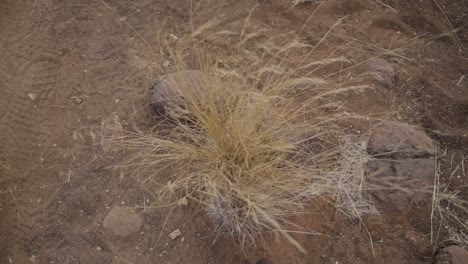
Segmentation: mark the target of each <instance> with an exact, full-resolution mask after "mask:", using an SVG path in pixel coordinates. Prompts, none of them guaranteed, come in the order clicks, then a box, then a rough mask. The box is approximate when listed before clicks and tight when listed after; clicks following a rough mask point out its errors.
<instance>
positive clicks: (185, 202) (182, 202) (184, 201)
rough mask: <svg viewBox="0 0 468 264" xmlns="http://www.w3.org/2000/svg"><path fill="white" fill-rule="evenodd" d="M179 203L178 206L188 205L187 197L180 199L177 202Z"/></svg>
mask: <svg viewBox="0 0 468 264" xmlns="http://www.w3.org/2000/svg"><path fill="white" fill-rule="evenodd" d="M177 205H178V206H187V205H188V200H187V198H186V197H184V198H182V199H180V200H179V201H178V202H177Z"/></svg>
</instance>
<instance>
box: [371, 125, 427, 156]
mask: <svg viewBox="0 0 468 264" xmlns="http://www.w3.org/2000/svg"><path fill="white" fill-rule="evenodd" d="M367 151H368V152H369V154H371V155H374V156H376V157H405V158H419V157H424V156H432V155H434V154H435V146H434V143H433V142H432V139H431V138H430V137H429V136H427V135H426V133H424V132H423V131H420V130H418V129H416V128H414V127H413V126H411V125H408V124H404V123H394V122H390V123H384V124H381V125H378V126H377V127H375V128H373V129H372V131H371V133H370V137H369V142H368V144H367Z"/></svg>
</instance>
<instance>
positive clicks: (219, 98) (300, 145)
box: [112, 21, 376, 252]
mask: <svg viewBox="0 0 468 264" xmlns="http://www.w3.org/2000/svg"><path fill="white" fill-rule="evenodd" d="M338 23H339V22H338ZM215 24H216V21H211V22H208V23H205V24H203V25H202V26H200V27H199V28H197V29H193V30H192V31H191V33H190V34H187V35H186V36H185V37H181V38H179V39H178V40H177V41H173V40H170V38H163V40H162V43H165V44H166V45H164V46H165V47H166V48H165V49H164V51H162V52H161V53H164V54H168V55H169V57H170V58H171V66H170V67H167V68H164V70H161V71H165V72H166V73H173V72H176V73H179V74H182V75H180V76H183V74H184V71H186V70H194V69H195V70H199V71H201V72H202V73H203V74H201V75H200V76H199V77H198V78H196V80H194V79H193V78H184V77H173V78H170V80H169V82H170V85H171V88H172V91H173V93H172V96H170V97H167V98H165V103H166V107H165V114H164V115H165V118H166V120H165V121H162V123H161V124H159V125H158V126H157V127H155V128H154V130H153V131H152V132H150V133H130V132H129V133H128V134H127V135H126V136H124V137H122V138H119V139H118V140H115V139H113V141H112V142H113V145H114V147H115V148H116V149H118V150H125V151H126V152H127V153H128V159H127V164H128V165H129V166H130V167H131V168H133V173H134V174H135V175H137V176H138V178H139V179H140V181H141V183H142V184H143V185H151V184H154V183H156V187H154V189H152V191H154V193H156V194H157V196H158V197H159V198H161V200H162V201H166V203H167V204H172V205H174V204H176V203H177V200H180V199H186V198H189V199H191V200H193V201H196V202H197V203H199V204H200V205H201V207H200V208H203V210H204V211H206V213H207V215H208V216H209V218H210V219H211V220H212V221H213V222H214V223H215V225H216V231H217V232H219V233H224V232H227V233H229V234H231V235H232V237H233V238H235V240H236V241H237V242H238V244H239V245H240V246H242V247H245V246H250V245H254V244H256V243H257V242H258V241H259V238H260V237H261V235H262V233H263V232H265V231H267V232H268V231H273V232H278V233H281V234H282V235H283V236H284V237H285V238H286V239H288V240H289V241H290V242H291V243H293V244H294V245H295V246H296V247H297V248H298V249H299V250H301V251H303V252H304V251H305V250H304V249H303V248H302V246H301V245H300V244H299V243H298V242H296V241H295V240H294V239H293V237H291V236H290V234H289V232H290V231H291V230H287V228H286V226H291V225H290V224H289V222H288V218H289V217H290V216H292V215H296V214H298V213H301V211H302V210H303V208H304V207H305V205H306V204H307V203H308V202H310V200H311V199H313V198H314V197H317V196H319V195H323V194H327V195H331V196H332V197H333V201H332V202H333V203H334V204H335V205H336V207H337V208H338V209H340V211H342V212H344V213H346V214H347V215H348V216H350V217H360V215H361V214H364V213H375V212H376V211H375V209H374V208H373V207H372V205H371V204H370V203H369V202H368V200H367V199H365V198H364V196H363V195H362V191H363V190H364V189H365V188H366V183H365V181H364V177H363V176H364V169H365V164H366V162H367V154H366V152H365V147H363V146H364V145H362V144H360V143H356V141H355V140H352V139H350V138H347V137H344V133H343V131H342V129H341V128H340V127H339V126H338V125H337V124H338V123H339V122H340V121H341V120H344V119H349V118H351V117H352V116H351V117H350V116H349V114H344V113H343V110H342V102H340V101H339V100H337V97H340V96H342V95H344V94H348V93H352V92H359V91H361V90H363V89H366V88H367V87H366V86H363V85H360V83H359V81H361V77H360V76H354V77H353V78H352V79H351V78H342V81H341V82H335V81H334V80H333V79H331V78H329V79H325V78H323V77H321V76H320V75H319V74H318V72H320V70H321V69H322V68H324V67H327V66H333V65H334V64H338V66H339V67H341V68H342V65H345V64H347V63H349V61H348V60H347V59H346V58H344V57H342V56H335V57H330V56H329V57H325V58H323V59H321V60H312V59H311V55H312V54H314V53H313V52H314V51H315V50H316V48H317V47H318V46H319V45H320V44H321V43H323V40H324V39H325V37H326V36H327V35H328V34H329V33H330V32H327V34H326V35H325V37H324V38H323V39H322V40H321V41H319V42H318V44H317V45H315V46H312V45H309V44H304V43H302V42H301V41H300V39H299V38H298V37H294V38H293V39H292V40H287V41H284V39H281V38H262V37H261V34H260V33H259V31H257V32H249V30H248V28H246V27H245V26H244V27H243V28H242V30H241V31H240V33H238V34H237V33H234V32H233V31H228V30H222V31H216V32H214V33H210V34H207V33H206V32H207V31H209V29H210V28H211V27H212V26H213V25H215ZM246 24H247V22H246ZM202 35H204V36H203V37H201V36H202ZM223 38H225V39H229V38H234V39H235V38H238V44H237V45H234V47H235V49H231V50H223V49H219V48H216V47H219V43H218V45H217V46H216V45H215V46H213V45H210V42H209V41H207V40H210V41H213V40H214V41H219V40H220V39H223ZM200 39H202V40H200ZM174 42H175V43H174ZM340 65H341V66H340ZM172 76H179V75H172ZM340 78H341V76H340Z"/></svg>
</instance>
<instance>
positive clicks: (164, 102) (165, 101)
mask: <svg viewBox="0 0 468 264" xmlns="http://www.w3.org/2000/svg"><path fill="white" fill-rule="evenodd" d="M204 78H205V74H204V73H203V72H202V71H199V70H188V71H179V72H175V73H171V74H168V75H165V76H163V77H161V79H159V80H156V81H154V83H153V92H152V95H151V99H150V103H151V106H152V108H153V110H154V111H155V112H156V113H158V114H160V115H166V114H167V110H168V108H169V107H182V108H183V107H184V102H183V96H182V94H181V93H180V91H181V90H184V89H194V91H195V92H194V93H193V94H197V93H201V92H202V90H203V89H202V88H203V80H204Z"/></svg>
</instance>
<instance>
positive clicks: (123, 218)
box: [103, 206, 143, 237]
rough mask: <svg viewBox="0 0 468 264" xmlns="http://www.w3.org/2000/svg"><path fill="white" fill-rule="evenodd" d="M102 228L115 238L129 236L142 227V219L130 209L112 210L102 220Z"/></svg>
mask: <svg viewBox="0 0 468 264" xmlns="http://www.w3.org/2000/svg"><path fill="white" fill-rule="evenodd" d="M103 226H104V228H105V229H106V230H107V231H109V232H111V233H112V234H114V235H116V236H122V237H125V236H129V235H132V234H135V233H137V232H138V231H139V230H140V228H141V227H142V226H143V218H142V217H141V216H140V215H139V214H137V213H136V212H135V210H134V209H133V208H131V207H126V206H117V207H114V208H112V209H111V210H110V211H109V213H108V214H107V216H106V218H104V222H103Z"/></svg>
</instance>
